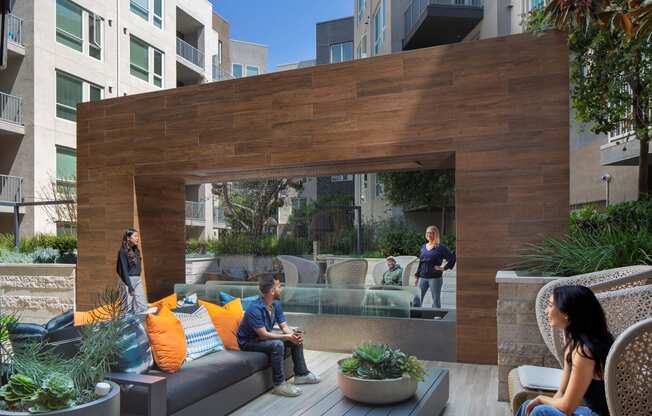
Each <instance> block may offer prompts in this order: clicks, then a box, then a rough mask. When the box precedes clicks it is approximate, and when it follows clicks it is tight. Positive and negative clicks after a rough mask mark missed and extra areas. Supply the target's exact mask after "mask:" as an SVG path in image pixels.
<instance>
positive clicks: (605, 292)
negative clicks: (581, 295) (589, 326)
mask: <svg viewBox="0 0 652 416" xmlns="http://www.w3.org/2000/svg"><path fill="white" fill-rule="evenodd" d="M650 283H652V267H650V266H631V267H622V268H617V269H610V270H603V271H600V272H595V273H587V274H582V275H577V276H572V277H569V278H562V279H558V280H554V281H552V282H550V283H548V284H546V285H545V286H544V287H543V288H541V290H540V291H539V293H538V294H537V299H536V318H537V322H538V325H539V331H540V332H541V336H542V337H543V340H544V341H545V343H546V346H547V347H548V349H549V350H550V352H551V353H552V354H553V355H554V356H555V358H556V359H557V360H558V361H559V364H560V366H561V365H563V357H562V354H563V340H562V334H561V333H559V332H558V331H554V330H552V328H550V325H549V324H548V319H547V316H546V313H545V310H546V308H547V307H548V302H549V299H550V295H551V294H552V293H553V290H554V288H555V287H559V286H570V285H583V286H587V287H589V288H591V290H593V291H594V292H595V293H596V296H597V298H598V300H599V301H600V304H601V305H602V307H603V309H604V311H605V315H606V318H607V324H608V325H609V330H610V331H611V333H612V334H613V335H614V336H615V337H617V336H619V335H620V334H621V333H623V332H624V331H625V330H626V329H627V328H628V327H630V326H632V325H634V324H636V323H637V322H639V321H642V320H644V319H647V318H650V317H652V285H651V284H650ZM538 368H541V367H538ZM517 370H518V369H516V368H515V369H512V370H511V371H510V373H509V376H508V385H509V398H510V404H511V406H512V410H513V411H514V413H516V411H517V410H518V408H519V407H520V405H521V403H523V402H524V401H525V400H528V399H531V398H533V397H534V396H536V395H538V394H542V393H544V392H543V391H539V390H530V389H527V388H525V387H524V386H523V384H522V380H521V379H520V377H519V374H518V371H517ZM534 371H536V368H535V369H534ZM550 393H552V392H550Z"/></svg>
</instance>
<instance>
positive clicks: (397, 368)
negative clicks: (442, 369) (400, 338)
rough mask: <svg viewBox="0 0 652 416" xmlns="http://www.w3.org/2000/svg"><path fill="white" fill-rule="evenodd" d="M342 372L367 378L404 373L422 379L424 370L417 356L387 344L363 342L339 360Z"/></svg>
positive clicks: (394, 376) (386, 377)
mask: <svg viewBox="0 0 652 416" xmlns="http://www.w3.org/2000/svg"><path fill="white" fill-rule="evenodd" d="M340 370H341V371H342V373H344V374H346V375H350V376H355V377H359V378H363V379H368V380H385V379H391V378H399V377H401V376H403V375H404V374H406V375H408V376H410V377H412V378H414V379H415V380H417V381H422V380H423V377H424V375H425V370H424V368H423V366H422V365H421V363H420V362H419V360H417V357H415V356H413V355H410V356H408V355H407V354H405V353H404V352H402V351H401V350H400V349H398V348H392V347H390V346H389V345H387V344H372V343H364V344H362V345H360V346H358V347H357V348H356V349H355V351H353V356H352V357H350V358H347V359H344V360H342V361H341V362H340Z"/></svg>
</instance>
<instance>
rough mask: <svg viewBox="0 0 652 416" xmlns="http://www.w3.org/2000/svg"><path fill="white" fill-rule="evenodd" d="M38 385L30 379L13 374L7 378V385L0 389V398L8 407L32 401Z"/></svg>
mask: <svg viewBox="0 0 652 416" xmlns="http://www.w3.org/2000/svg"><path fill="white" fill-rule="evenodd" d="M37 390H38V385H37V384H36V383H35V382H34V380H32V379H31V378H29V377H27V376H24V375H22V374H14V375H12V376H11V378H9V383H7V384H5V385H4V386H2V388H0V398H1V399H2V400H4V401H5V402H6V403H7V404H8V405H9V407H14V406H16V405H18V404H24V403H28V402H30V401H32V398H33V396H34V393H36V391H37Z"/></svg>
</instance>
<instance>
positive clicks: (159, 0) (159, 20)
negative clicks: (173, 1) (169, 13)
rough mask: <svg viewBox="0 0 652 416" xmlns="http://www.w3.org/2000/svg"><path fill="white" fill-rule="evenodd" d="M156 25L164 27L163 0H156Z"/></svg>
mask: <svg viewBox="0 0 652 416" xmlns="http://www.w3.org/2000/svg"><path fill="white" fill-rule="evenodd" d="M154 26H156V27H158V28H161V27H163V0H154Z"/></svg>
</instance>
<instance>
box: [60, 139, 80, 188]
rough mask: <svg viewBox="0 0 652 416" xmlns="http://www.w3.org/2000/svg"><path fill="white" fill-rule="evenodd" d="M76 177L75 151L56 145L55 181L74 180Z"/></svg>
mask: <svg viewBox="0 0 652 416" xmlns="http://www.w3.org/2000/svg"><path fill="white" fill-rule="evenodd" d="M76 178H77V152H76V151H75V149H71V148H69V147H63V146H57V182H59V181H63V182H74V181H75V179H76Z"/></svg>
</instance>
